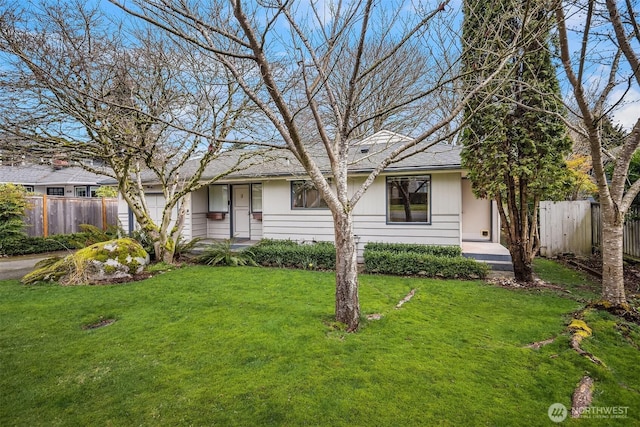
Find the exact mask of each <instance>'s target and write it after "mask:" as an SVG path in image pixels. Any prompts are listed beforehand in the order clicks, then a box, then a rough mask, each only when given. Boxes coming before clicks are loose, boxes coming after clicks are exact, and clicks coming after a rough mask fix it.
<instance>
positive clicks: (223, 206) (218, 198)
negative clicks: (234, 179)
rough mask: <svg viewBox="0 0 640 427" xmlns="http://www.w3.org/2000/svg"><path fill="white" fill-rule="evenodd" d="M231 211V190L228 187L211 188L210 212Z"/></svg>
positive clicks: (218, 185) (212, 186)
mask: <svg viewBox="0 0 640 427" xmlns="http://www.w3.org/2000/svg"><path fill="white" fill-rule="evenodd" d="M228 211H229V188H228V186H227V185H220V184H217V185H210V186H209V212H228Z"/></svg>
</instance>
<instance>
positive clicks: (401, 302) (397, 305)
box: [396, 289, 416, 308]
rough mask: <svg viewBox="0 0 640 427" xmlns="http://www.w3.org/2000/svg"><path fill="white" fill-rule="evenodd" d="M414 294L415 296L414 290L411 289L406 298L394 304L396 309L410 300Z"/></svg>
mask: <svg viewBox="0 0 640 427" xmlns="http://www.w3.org/2000/svg"><path fill="white" fill-rule="evenodd" d="M415 294H416V290H415V289H411V292H409V293H408V294H407V296H406V297H404V298H402V299H401V300H400V302H399V303H398V304H396V308H400V307H402V304H404V303H405V302H407V301H409V300H411V298H413V296H414V295H415Z"/></svg>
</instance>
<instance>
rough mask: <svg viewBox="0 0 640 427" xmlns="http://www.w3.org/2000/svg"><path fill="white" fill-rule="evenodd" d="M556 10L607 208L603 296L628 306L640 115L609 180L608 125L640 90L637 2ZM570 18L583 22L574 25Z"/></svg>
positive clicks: (567, 66) (564, 6)
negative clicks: (627, 228)
mask: <svg viewBox="0 0 640 427" xmlns="http://www.w3.org/2000/svg"><path fill="white" fill-rule="evenodd" d="M634 8H635V9H634ZM555 15H556V20H557V25H558V33H559V38H558V39H559V44H560V57H561V60H562V66H563V69H564V72H565V75H566V77H567V80H568V82H569V84H570V88H571V95H572V97H574V98H575V104H576V105H577V109H574V114H575V115H576V116H577V117H579V118H580V123H579V126H577V127H574V130H575V131H576V132H578V133H579V134H580V135H581V136H582V137H583V138H585V139H586V140H587V141H588V142H589V149H590V152H591V158H592V163H593V173H594V175H595V178H596V180H597V183H598V193H599V199H600V204H601V209H602V210H601V220H602V247H601V251H602V271H603V274H602V299H603V301H605V302H607V303H609V304H611V305H613V306H614V307H617V308H623V309H625V310H628V309H629V306H628V305H627V301H626V296H625V291H624V276H623V253H622V239H623V225H624V216H625V214H626V212H627V211H628V209H629V207H630V206H631V203H632V202H633V199H634V198H635V197H636V195H637V194H638V191H639V190H640V180H638V181H635V182H633V183H631V185H630V186H628V187H626V186H625V184H626V181H627V179H628V171H629V164H630V162H631V158H632V156H633V154H634V153H635V152H636V150H638V147H639V146H640V115H639V117H638V118H637V119H635V124H634V125H633V128H632V129H631V132H630V133H629V134H628V135H627V136H626V138H625V140H624V142H623V143H622V145H621V147H620V149H619V150H618V152H617V154H616V155H615V157H614V158H613V164H614V167H613V173H612V175H611V179H610V180H609V179H608V178H607V174H606V171H605V161H606V160H607V159H606V157H607V155H606V154H605V152H606V132H603V127H604V126H606V124H607V123H606V122H607V120H608V116H609V115H610V113H611V112H613V111H615V109H616V107H619V106H621V105H623V104H624V103H626V102H628V101H629V98H630V95H631V94H632V93H633V92H634V91H636V92H637V91H639V90H640V54H639V52H640V27H639V25H638V19H637V16H638V10H637V5H634V2H632V1H625V2H616V1H614V0H606V1H605V2H599V1H595V0H590V1H588V2H576V3H574V2H566V3H563V2H560V1H558V2H557V3H556V4H555ZM570 22H573V23H578V22H579V24H578V26H577V28H572V26H571V23H570ZM572 32H575V34H571V33H572ZM571 35H573V36H575V37H571ZM574 40H575V41H576V44H578V46H579V48H576V49H575V52H577V55H573V54H572V52H573V48H574V46H573V45H572V43H571V42H572V41H574ZM602 70H606V71H605V72H604V74H600V73H602ZM599 77H602V80H601V81H598V78H599ZM636 111H637V109H636ZM609 154H610V153H609ZM611 157H613V156H611Z"/></svg>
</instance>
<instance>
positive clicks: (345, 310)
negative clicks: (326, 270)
mask: <svg viewBox="0 0 640 427" xmlns="http://www.w3.org/2000/svg"><path fill="white" fill-rule="evenodd" d="M333 222H334V229H335V242H336V320H337V321H338V322H342V323H344V324H346V325H347V327H348V330H349V331H355V330H356V329H357V328H358V324H359V322H360V297H359V295H358V259H357V256H358V251H357V244H356V240H355V236H354V234H353V215H352V214H351V213H350V212H346V213H345V212H343V213H342V214H341V213H339V212H338V213H334V214H333Z"/></svg>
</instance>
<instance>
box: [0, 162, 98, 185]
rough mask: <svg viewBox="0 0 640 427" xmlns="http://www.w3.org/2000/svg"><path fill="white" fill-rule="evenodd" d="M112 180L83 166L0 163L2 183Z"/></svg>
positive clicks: (72, 182) (92, 183) (54, 183)
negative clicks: (58, 166)
mask: <svg viewBox="0 0 640 427" xmlns="http://www.w3.org/2000/svg"><path fill="white" fill-rule="evenodd" d="M108 180H110V178H109V177H107V176H104V175H97V174H95V173H92V172H88V171H86V170H84V169H82V168H81V167H77V166H68V167H62V168H59V169H58V168H54V167H53V166H51V165H47V164H25V165H18V166H7V165H0V183H13V184H22V185H34V186H35V185H48V186H52V185H101V184H102V183H104V182H106V181H108Z"/></svg>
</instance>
